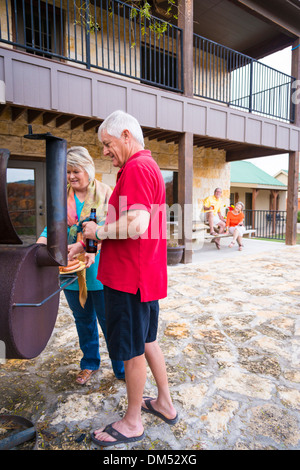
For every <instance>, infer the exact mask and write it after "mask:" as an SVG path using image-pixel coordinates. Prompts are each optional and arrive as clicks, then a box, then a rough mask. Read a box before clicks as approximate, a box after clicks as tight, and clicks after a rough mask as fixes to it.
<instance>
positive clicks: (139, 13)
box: [75, 0, 178, 38]
mask: <svg viewBox="0 0 300 470" xmlns="http://www.w3.org/2000/svg"><path fill="white" fill-rule="evenodd" d="M123 3H125V4H126V5H129V6H131V7H132V8H131V11H130V15H131V18H138V17H140V19H141V25H142V29H141V33H142V34H143V35H145V34H146V28H145V22H146V20H148V21H149V25H148V27H149V29H150V30H151V31H154V32H155V33H156V35H157V36H158V38H159V37H160V36H161V35H162V34H164V33H165V31H166V30H167V28H168V26H169V27H170V26H172V25H171V24H170V23H168V22H167V21H159V20H157V19H155V18H153V16H152V15H153V14H155V11H154V12H153V11H152V10H153V8H152V7H151V5H150V4H149V3H148V2H147V0H125V1H123ZM154 5H155V2H154ZM75 6H76V11H77V13H78V17H79V18H80V20H78V21H77V20H76V21H75V24H80V25H81V24H82V25H84V26H85V27H86V29H87V32H88V33H91V32H92V33H94V32H96V31H100V29H101V27H100V26H99V24H98V23H97V21H96V18H95V17H94V16H93V14H92V13H91V12H90V10H89V8H88V7H87V4H86V2H80V5H79V6H78V5H77V4H75ZM154 10H157V11H158V12H159V13H160V14H161V15H162V16H164V17H166V18H169V19H172V18H173V19H176V20H177V19H178V16H177V6H176V4H175V0H168V7H167V9H166V10H165V9H162V8H160V7H158V6H156V5H155V7H154ZM112 13H113V11H112V2H111V1H109V14H110V16H111V15H112Z"/></svg>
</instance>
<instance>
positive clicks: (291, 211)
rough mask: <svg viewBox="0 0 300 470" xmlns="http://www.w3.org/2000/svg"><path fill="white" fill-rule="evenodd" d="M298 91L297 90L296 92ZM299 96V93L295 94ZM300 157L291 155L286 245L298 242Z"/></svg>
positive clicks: (295, 62) (299, 110)
mask: <svg viewBox="0 0 300 470" xmlns="http://www.w3.org/2000/svg"><path fill="white" fill-rule="evenodd" d="M299 44H300V38H298V39H297V40H296V41H295V42H294V44H293V46H292V76H293V77H295V78H296V79H297V80H299V79H300V47H297V46H299ZM295 91H296V90H295ZM295 96H297V93H295ZM295 125H296V126H300V103H297V102H296V103H295ZM299 156H300V152H290V154H289V175H288V196H287V209H286V210H287V215H286V234H285V243H286V245H295V244H296V242H297V212H298V186H299Z"/></svg>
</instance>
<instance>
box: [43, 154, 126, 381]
mask: <svg viewBox="0 0 300 470" xmlns="http://www.w3.org/2000/svg"><path fill="white" fill-rule="evenodd" d="M67 182H68V186H67V217H68V259H69V260H72V259H73V257H74V256H75V255H77V254H79V253H83V252H84V243H83V241H82V238H83V237H82V223H83V222H84V221H87V220H89V215H90V212H91V208H96V216H97V223H99V224H101V223H104V220H105V217H106V213H107V208H108V201H109V198H110V196H111V193H112V190H111V189H110V187H109V186H107V185H106V184H104V183H101V182H100V181H98V180H96V179H95V165H94V161H93V159H92V157H91V156H90V154H89V152H88V150H87V149H86V148H84V147H71V148H70V149H69V150H68V152H67ZM37 243H45V244H46V243H47V227H46V228H45V229H44V231H43V233H42V234H41V236H40V238H39V239H38V240H37ZM86 256H87V254H86ZM99 256H100V254H99V253H98V254H97V255H96V257H95V255H91V256H90V257H88V256H87V258H86V267H87V269H86V287H87V298H86V301H85V304H84V305H82V303H81V302H80V297H79V285H78V281H75V282H74V283H73V284H70V285H69V286H67V287H66V288H65V289H64V293H65V296H66V299H67V302H68V304H69V307H70V309H71V310H72V312H73V315H74V319H75V324H76V328H77V333H78V337H79V344H80V348H81V351H82V353H83V357H82V359H81V361H80V368H81V370H80V372H79V374H78V375H77V377H76V383H78V384H80V385H84V384H85V383H86V382H87V381H88V380H89V379H90V378H91V376H92V375H93V374H94V373H95V372H96V371H97V370H98V369H99V367H100V362H101V358H100V352H99V333H98V326H97V323H99V325H100V327H101V329H102V332H103V335H104V337H105V339H106V319H105V304H104V294H103V285H102V283H101V282H100V281H99V280H98V279H97V273H98V264H99ZM93 257H94V258H93ZM92 258H93V259H92ZM97 320H98V321H97ZM112 367H113V370H114V373H115V376H116V377H117V378H118V379H124V376H125V375H124V364H123V362H122V361H114V360H113V361H112Z"/></svg>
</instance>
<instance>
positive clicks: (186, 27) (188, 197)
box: [178, 0, 194, 263]
mask: <svg viewBox="0 0 300 470" xmlns="http://www.w3.org/2000/svg"><path fill="white" fill-rule="evenodd" d="M193 3H194V2H193V0H179V1H178V26H179V28H181V29H182V34H183V57H182V58H183V64H182V67H183V74H182V76H183V93H184V95H185V96H193V30H194V24H193V22H194V17H193ZM178 202H179V205H180V207H181V211H182V232H181V233H182V236H181V242H182V243H183V244H184V245H185V249H184V254H183V258H182V263H191V262H192V256H193V251H192V228H193V134H192V133H190V132H185V133H184V134H182V135H181V137H180V139H179V143H178Z"/></svg>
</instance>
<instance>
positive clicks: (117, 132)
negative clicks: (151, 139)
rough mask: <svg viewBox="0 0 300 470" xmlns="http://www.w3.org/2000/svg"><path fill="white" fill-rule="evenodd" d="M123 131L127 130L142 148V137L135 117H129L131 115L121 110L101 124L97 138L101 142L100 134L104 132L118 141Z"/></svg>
mask: <svg viewBox="0 0 300 470" xmlns="http://www.w3.org/2000/svg"><path fill="white" fill-rule="evenodd" d="M125 129H127V130H128V131H129V132H130V133H131V135H132V137H133V138H134V139H135V140H136V141H137V142H138V143H139V144H140V145H141V146H142V147H143V148H144V146H145V144H144V136H143V131H142V128H141V126H140V124H139V122H138V121H137V119H136V118H135V117H133V116H131V114H128V113H125V112H124V111H121V110H118V111H114V112H113V113H111V114H110V115H109V116H108V117H107V118H106V119H105V120H104V121H103V122H102V124H101V126H100V127H99V129H98V138H99V140H100V142H102V140H101V132H102V131H104V130H105V131H106V132H107V133H108V134H109V135H112V136H114V137H116V138H117V139H119V138H120V137H121V135H122V132H123V131H124V130H125Z"/></svg>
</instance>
